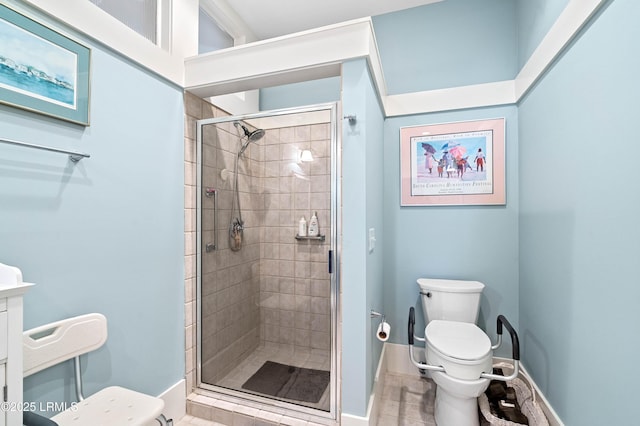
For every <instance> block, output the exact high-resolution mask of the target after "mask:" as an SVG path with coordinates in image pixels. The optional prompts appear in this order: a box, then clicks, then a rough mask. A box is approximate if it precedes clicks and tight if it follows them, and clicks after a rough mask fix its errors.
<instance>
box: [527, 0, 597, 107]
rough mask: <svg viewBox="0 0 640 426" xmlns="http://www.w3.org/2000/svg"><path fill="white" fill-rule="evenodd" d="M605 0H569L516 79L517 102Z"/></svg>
mask: <svg viewBox="0 0 640 426" xmlns="http://www.w3.org/2000/svg"><path fill="white" fill-rule="evenodd" d="M605 2H606V0H570V1H569V4H567V6H566V7H565V9H564V10H563V11H562V13H561V14H560V16H559V17H558V19H557V20H556V22H555V23H554V24H553V26H552V27H551V29H550V30H549V32H548V33H547V35H546V36H545V37H544V38H543V39H542V42H540V44H539V45H538V47H537V48H536V50H535V51H534V52H533V54H532V55H531V57H530V58H529V60H528V61H527V63H526V64H525V65H524V66H523V67H522V69H521V70H520V72H519V73H518V75H517V76H516V79H515V91H516V99H517V100H518V101H519V100H520V99H522V97H523V96H524V95H525V94H526V93H527V92H528V91H529V89H530V88H531V87H532V86H533V84H534V83H535V82H536V81H538V79H539V78H540V77H541V76H542V75H543V74H544V73H545V71H546V70H547V69H548V68H549V66H550V65H551V64H552V63H553V61H554V60H555V59H556V58H557V57H558V56H559V55H560V53H562V51H563V50H564V49H565V48H566V47H567V46H568V45H569V43H571V41H572V40H573V38H574V37H575V36H576V35H577V34H578V32H579V31H580V30H581V29H582V28H583V27H584V26H585V25H586V24H587V22H589V20H590V19H591V18H592V17H593V16H594V15H595V13H596V12H597V11H598V9H599V8H600V7H601V6H603V5H604V3H605Z"/></svg>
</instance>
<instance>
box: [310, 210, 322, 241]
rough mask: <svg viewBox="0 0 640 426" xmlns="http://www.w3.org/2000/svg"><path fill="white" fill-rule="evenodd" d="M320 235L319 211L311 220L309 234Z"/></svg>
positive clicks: (311, 235)
mask: <svg viewBox="0 0 640 426" xmlns="http://www.w3.org/2000/svg"><path fill="white" fill-rule="evenodd" d="M318 235H320V229H319V228H318V212H315V213H313V216H311V219H310V220H309V236H310V237H317V236H318Z"/></svg>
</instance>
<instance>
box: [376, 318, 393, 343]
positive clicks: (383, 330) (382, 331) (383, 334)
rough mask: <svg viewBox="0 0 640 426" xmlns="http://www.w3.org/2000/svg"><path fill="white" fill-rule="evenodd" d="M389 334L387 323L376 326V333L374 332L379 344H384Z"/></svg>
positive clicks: (389, 328) (389, 329)
mask: <svg viewBox="0 0 640 426" xmlns="http://www.w3.org/2000/svg"><path fill="white" fill-rule="evenodd" d="M389 334H391V326H390V325H389V323H387V322H382V323H380V325H379V326H378V331H377V332H376V337H377V338H378V340H380V341H381V342H386V341H387V340H389Z"/></svg>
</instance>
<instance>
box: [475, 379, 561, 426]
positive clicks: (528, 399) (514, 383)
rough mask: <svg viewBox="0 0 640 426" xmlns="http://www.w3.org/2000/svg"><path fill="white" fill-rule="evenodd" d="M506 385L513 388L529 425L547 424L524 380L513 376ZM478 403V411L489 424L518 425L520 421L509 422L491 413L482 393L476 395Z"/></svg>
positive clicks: (547, 425)
mask: <svg viewBox="0 0 640 426" xmlns="http://www.w3.org/2000/svg"><path fill="white" fill-rule="evenodd" d="M507 386H509V387H512V388H513V389H514V390H515V392H516V399H517V400H518V404H520V410H521V411H522V414H524V415H525V416H527V419H528V420H529V425H530V426H549V422H548V421H547V418H546V416H545V415H544V413H543V412H542V409H541V408H540V405H539V404H538V403H537V402H536V401H534V400H533V395H532V394H531V390H530V389H529V387H528V386H527V385H526V383H525V382H524V381H522V380H520V379H518V378H515V379H513V380H509V381H507ZM478 405H479V406H480V412H481V413H482V415H483V416H484V418H485V419H487V421H488V422H489V424H491V425H496V426H518V425H520V423H514V422H510V421H509V420H504V419H501V418H498V417H496V416H494V415H493V414H491V409H490V408H489V399H488V398H487V396H486V395H485V394H484V393H483V394H482V395H480V397H478Z"/></svg>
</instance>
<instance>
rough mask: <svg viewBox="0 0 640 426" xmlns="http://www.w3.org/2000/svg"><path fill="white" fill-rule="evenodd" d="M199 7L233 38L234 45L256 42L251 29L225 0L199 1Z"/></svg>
mask: <svg viewBox="0 0 640 426" xmlns="http://www.w3.org/2000/svg"><path fill="white" fill-rule="evenodd" d="M200 7H201V8H202V9H203V10H204V11H205V12H206V13H207V14H208V15H209V16H210V17H211V19H213V20H214V21H216V23H217V24H218V26H219V27H220V28H221V29H222V30H224V31H225V32H226V33H227V34H229V35H230V36H231V37H232V38H233V41H234V45H236V46H237V45H240V44H245V43H248V42H251V41H254V40H256V36H255V35H254V34H253V32H252V31H251V29H250V28H249V27H248V26H247V24H246V23H245V22H244V21H243V20H242V17H241V16H240V15H238V13H237V12H236V11H235V10H234V9H233V8H232V7H231V6H229V3H228V2H227V1H226V0H201V1H200Z"/></svg>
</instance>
